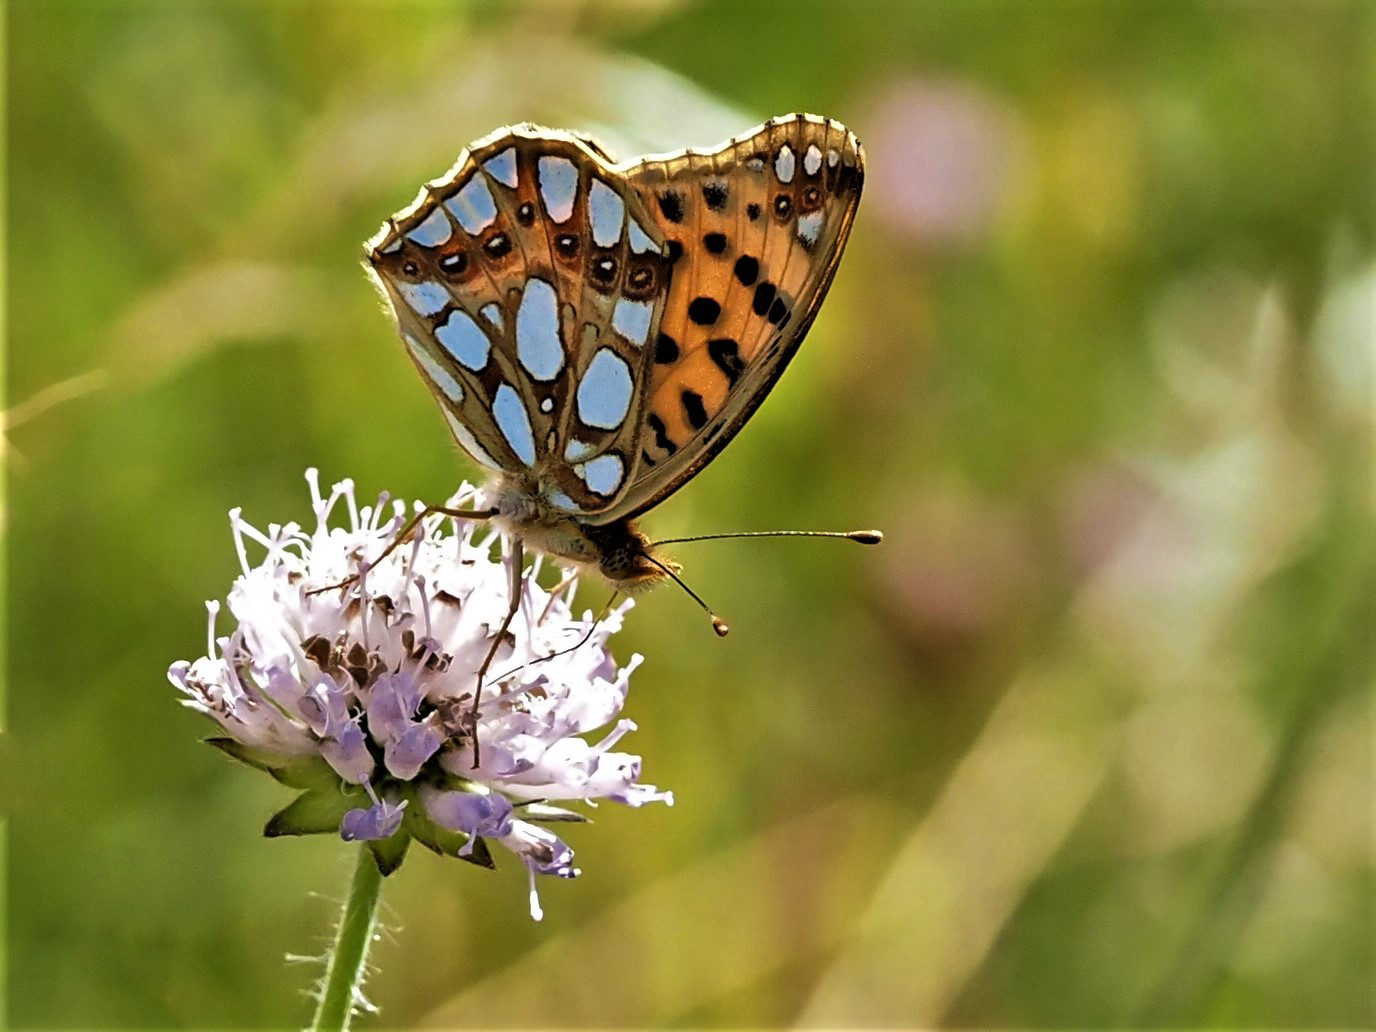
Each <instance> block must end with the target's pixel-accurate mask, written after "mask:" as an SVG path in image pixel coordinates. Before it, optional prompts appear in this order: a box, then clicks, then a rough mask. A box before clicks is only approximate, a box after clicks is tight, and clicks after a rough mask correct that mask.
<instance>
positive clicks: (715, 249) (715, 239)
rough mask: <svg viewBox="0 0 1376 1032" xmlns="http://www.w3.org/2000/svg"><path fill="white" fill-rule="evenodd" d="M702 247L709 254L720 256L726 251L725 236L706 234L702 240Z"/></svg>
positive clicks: (723, 234)
mask: <svg viewBox="0 0 1376 1032" xmlns="http://www.w3.org/2000/svg"><path fill="white" fill-rule="evenodd" d="M702 246H703V247H705V248H707V250H708V251H709V252H710V253H711V254H721V253H722V252H723V251H725V250H726V234H725V233H707V234H705V235H704V236H703V238H702Z"/></svg>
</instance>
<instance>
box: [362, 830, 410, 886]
mask: <svg viewBox="0 0 1376 1032" xmlns="http://www.w3.org/2000/svg"><path fill="white" fill-rule="evenodd" d="M410 844H411V836H410V835H408V834H406V832H404V831H402V830H400V829H398V830H397V831H396V832H394V833H393V834H391V835H389V836H388V837H387V838H385V839H374V840H373V841H371V842H369V843H368V851H369V852H370V853H372V854H373V862H374V863H376V864H377V869H378V870H379V871H381V872H382V876H383V877H384V878H385V877H387V875H389V874H391V873H392V872H393V871H395V870H396V869H397V868H398V867H400V866H401V862H402V861H403V860H405V859H406V848H407V847H408V846H409V845H410Z"/></svg>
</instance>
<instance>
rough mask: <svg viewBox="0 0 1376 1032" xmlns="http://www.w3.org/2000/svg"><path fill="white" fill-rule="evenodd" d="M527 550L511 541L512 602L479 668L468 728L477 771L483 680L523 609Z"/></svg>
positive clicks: (510, 590)
mask: <svg viewBox="0 0 1376 1032" xmlns="http://www.w3.org/2000/svg"><path fill="white" fill-rule="evenodd" d="M524 565H525V549H524V548H523V547H522V546H521V539H520V538H512V539H511V584H510V587H509V592H508V593H509V594H510V596H511V597H510V601H509V602H508V604H507V609H506V616H505V617H504V618H503V619H502V625H501V626H500V627H499V628H497V633H496V634H495V635H494V636H493V638H492V644H491V645H490V646H488V649H487V655H486V656H485V657H484V658H483V662H482V665H481V666H479V667H478V687H477V690H476V691H475V692H474V693H473V708H472V709H471V710H469V711H468V728H469V731H470V732H471V733H472V735H473V769H474V770H477V769H478V765H479V764H480V763H481V762H482V756H481V754H480V752H479V749H480V746H479V743H478V707H479V706H480V705H481V704H482V701H483V679H484V678H485V677H487V671H488V670H489V669H490V668H491V667H492V661H493V660H494V659H495V658H496V657H497V649H498V648H499V647H500V646H501V644H502V639H503V638H505V637H506V632H507V631H508V630H509V629H510V627H511V621H512V620H514V619H516V613H517V611H518V610H519V609H520V608H521V586H522V582H523V581H524V579H525V574H524V570H523V569H522V567H523V566H524Z"/></svg>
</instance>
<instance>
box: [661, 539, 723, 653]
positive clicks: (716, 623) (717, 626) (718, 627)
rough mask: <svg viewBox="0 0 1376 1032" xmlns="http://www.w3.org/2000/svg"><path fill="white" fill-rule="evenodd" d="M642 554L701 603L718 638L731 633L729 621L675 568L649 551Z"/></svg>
mask: <svg viewBox="0 0 1376 1032" xmlns="http://www.w3.org/2000/svg"><path fill="white" fill-rule="evenodd" d="M641 555H643V556H644V557H645V558H646V559H648V560H649V561H650V562H651V563H653V564H654V565H655V566H658V567H659V568H660V569H661V570H663V571H664V572H665V574H667V575H668V576H669V577H672V578H673V581H674V583H675V584H677V585H678V586H679V587H680V588H682V589H683V590H684V591H686V592H687V593H688V597H689V598H691V599H692V600H693V601H694V602H696V603H697V604H698V605H700V606H701V607H702V611H703V612H704V613H706V614H707V615H708V616H710V617H711V618H712V630H714V631H716V632H717V637H718V638H725V637H726V636H727V635H728V634H730V633H731V625H730V624H728V623H727V622H726V621H725V620H723V619H722V618H721V617H719V616H718V615H717V614H716V613H714V612H712V607H711V606H709V605H708V604H707V603H706V602H704V601H703V600H702V598H701V596H699V595H698V593H697V592H696V591H694V590H693V589H692V588H690V587H689V586H688V585H687V584H684V583H683V578H681V577H680V576H679V575H678V574H676V573H675V572H674V571H673V570H671V569H670V568H669V567H667V566H665V565H664V564H663V563H662V562H660V561H659V560H658V559H656V558H655V557H654V556H652V555H650V554H649V553H648V552H642V553H641Z"/></svg>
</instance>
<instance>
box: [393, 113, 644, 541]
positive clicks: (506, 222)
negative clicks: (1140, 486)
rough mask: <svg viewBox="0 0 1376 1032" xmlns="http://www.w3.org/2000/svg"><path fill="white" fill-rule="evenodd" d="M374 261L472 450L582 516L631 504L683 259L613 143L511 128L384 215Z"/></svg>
mask: <svg viewBox="0 0 1376 1032" xmlns="http://www.w3.org/2000/svg"><path fill="white" fill-rule="evenodd" d="M367 263H368V266H369V268H370V270H371V271H372V273H373V274H374V277H375V278H376V280H377V282H378V283H379V285H380V287H381V289H382V292H383V294H384V296H385V297H386V298H387V300H388V302H389V304H390V306H391V308H392V310H393V313H394V314H395V316H396V320H397V324H398V328H399V330H400V332H401V336H402V340H403V341H404V342H405V344H406V346H407V350H408V351H409V352H410V354H411V358H412V360H413V361H414V362H415V364H416V367H417V369H418V370H419V371H420V373H421V376H422V377H423V378H424V379H425V381H426V383H427V385H428V386H429V387H430V390H431V392H432V393H433V394H434V395H435V398H436V400H437V401H438V402H439V405H440V409H441V411H442V412H443V413H444V416H445V419H446V421H447V422H448V423H449V426H450V429H451V431H452V432H453V434H454V436H455V438H456V439H457V440H458V441H459V443H460V444H461V445H462V446H463V448H464V449H465V450H466V451H467V452H468V453H469V454H470V455H471V456H472V457H473V458H474V460H475V461H477V462H479V463H481V464H482V465H484V466H487V467H488V468H490V469H494V470H498V471H500V472H502V473H504V474H506V475H507V476H508V477H510V478H513V479H514V480H515V481H516V482H517V483H518V484H520V485H521V486H522V488H523V490H525V491H527V492H529V493H530V494H531V495H532V497H538V498H539V499H540V500H541V501H542V503H543V504H545V505H548V506H550V507H552V508H555V509H562V510H564V511H567V512H568V513H570V514H572V515H575V516H579V517H584V516H588V515H592V514H597V513H600V512H602V511H604V510H606V509H608V508H609V507H611V506H613V505H615V504H616V503H617V502H618V500H619V499H620V498H621V497H622V496H623V495H624V494H625V492H626V490H627V489H628V488H629V486H630V484H631V483H632V482H633V480H634V478H635V476H636V473H637V470H638V466H639V462H640V448H639V441H640V435H641V429H640V428H641V426H642V425H643V416H644V408H645V405H646V403H647V400H648V390H647V387H648V385H649V382H650V381H649V375H648V370H649V368H650V367H651V366H652V364H653V349H652V344H653V336H652V334H653V331H654V328H655V327H656V326H657V325H658V324H659V322H660V321H661V318H662V315H663V311H664V306H665V304H666V303H667V298H668V282H669V278H670V274H671V269H670V267H669V263H668V260H667V258H666V256H665V254H664V238H663V236H662V235H661V234H659V233H658V232H657V230H656V229H655V224H654V222H653V220H652V219H651V218H650V217H649V215H648V213H647V212H646V211H645V210H644V202H643V200H642V199H641V197H640V195H639V194H638V193H637V192H636V191H635V190H634V189H633V188H632V187H631V186H630V185H629V184H628V183H627V182H626V180H625V179H624V177H623V176H621V175H620V174H619V173H617V172H615V171H613V170H612V168H611V167H610V164H609V163H608V161H607V160H606V159H605V157H604V156H603V155H602V154H601V152H600V151H594V150H593V149H591V148H589V147H588V145H587V144H586V142H585V141H583V140H581V139H579V138H577V137H575V136H573V135H571V134H568V133H563V132H559V131H556V130H549V129H540V128H538V127H535V126H518V127H515V128H510V129H503V130H499V131H498V132H497V133H495V134H493V136H491V137H488V138H487V139H484V140H480V141H478V142H477V143H474V144H473V145H471V146H470V147H469V148H467V149H466V150H465V151H464V152H463V153H462V154H460V156H459V160H458V162H457V163H456V164H455V166H454V168H453V169H452V170H451V171H450V173H449V174H448V175H446V176H445V177H443V178H442V179H440V180H437V181H435V182H433V183H429V184H427V185H426V186H425V187H424V188H423V189H422V191H421V194H420V196H419V197H417V199H416V201H415V202H414V203H413V204H412V205H411V206H410V207H409V208H407V209H406V210H404V211H402V212H400V213H399V214H398V215H396V216H395V217H393V218H392V219H390V220H388V222H387V224H386V225H384V226H383V228H382V229H381V230H380V231H379V232H378V234H377V235H376V236H375V237H374V238H373V239H372V240H370V241H369V242H368V244H367Z"/></svg>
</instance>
